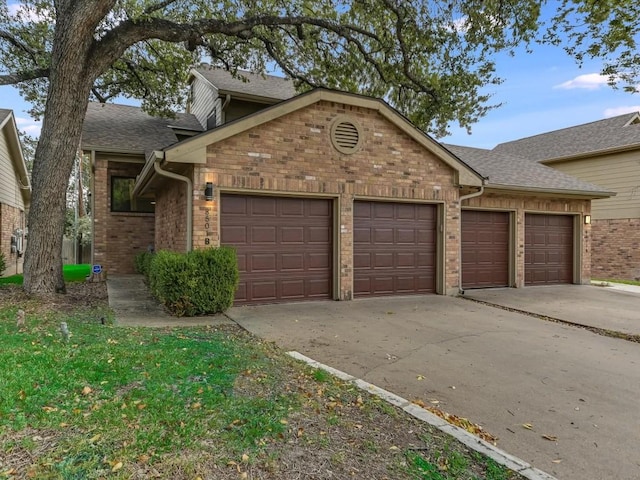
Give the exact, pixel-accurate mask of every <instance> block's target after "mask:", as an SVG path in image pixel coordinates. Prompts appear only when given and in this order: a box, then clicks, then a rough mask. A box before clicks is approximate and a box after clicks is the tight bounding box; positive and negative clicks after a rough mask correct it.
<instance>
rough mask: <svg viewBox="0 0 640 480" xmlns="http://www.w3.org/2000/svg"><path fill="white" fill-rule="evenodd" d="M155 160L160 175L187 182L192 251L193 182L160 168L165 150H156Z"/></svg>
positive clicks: (188, 239)
mask: <svg viewBox="0 0 640 480" xmlns="http://www.w3.org/2000/svg"><path fill="white" fill-rule="evenodd" d="M154 155H155V160H154V162H153V168H154V170H155V171H156V173H157V174H158V175H161V176H163V177H167V178H172V179H174V180H179V181H181V182H185V183H186V184H187V248H186V251H187V252H190V251H191V250H192V249H193V238H192V237H193V182H192V181H191V179H190V178H189V177H185V176H182V175H178V174H177V173H173V172H168V171H167V170H162V168H160V161H161V160H162V159H163V158H164V152H159V151H156V152H154Z"/></svg>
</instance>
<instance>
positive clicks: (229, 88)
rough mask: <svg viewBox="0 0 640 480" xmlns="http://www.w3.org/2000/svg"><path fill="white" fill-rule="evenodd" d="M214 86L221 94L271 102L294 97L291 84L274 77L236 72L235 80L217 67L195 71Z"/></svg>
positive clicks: (201, 67) (287, 80)
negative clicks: (259, 98) (263, 99)
mask: <svg viewBox="0 0 640 480" xmlns="http://www.w3.org/2000/svg"><path fill="white" fill-rule="evenodd" d="M195 70H196V71H197V72H198V73H199V74H200V75H202V76H203V77H204V78H206V79H207V81H209V82H210V83H211V84H212V85H213V86H215V87H216V88H217V89H218V91H219V92H220V93H221V94H226V93H231V94H234V93H235V94H240V95H246V96H251V97H263V98H265V99H271V100H287V99H289V98H291V97H294V96H295V95H296V89H295V87H294V86H293V82H292V81H291V80H289V79H286V78H282V77H276V76H275V75H260V74H256V73H251V72H247V71H244V70H238V71H237V75H238V76H239V77H240V78H236V77H234V76H233V75H231V73H230V72H228V71H226V70H224V69H222V68H217V67H211V66H206V65H201V66H200V67H197V68H196V69H195Z"/></svg>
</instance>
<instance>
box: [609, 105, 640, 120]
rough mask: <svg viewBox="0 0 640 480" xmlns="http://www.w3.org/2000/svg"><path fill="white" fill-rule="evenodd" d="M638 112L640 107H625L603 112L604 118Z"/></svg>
mask: <svg viewBox="0 0 640 480" xmlns="http://www.w3.org/2000/svg"><path fill="white" fill-rule="evenodd" d="M634 112H640V105H626V106H622V107H614V108H607V109H605V111H604V112H603V115H604V118H610V117H617V116H618V115H624V114H625V113H634Z"/></svg>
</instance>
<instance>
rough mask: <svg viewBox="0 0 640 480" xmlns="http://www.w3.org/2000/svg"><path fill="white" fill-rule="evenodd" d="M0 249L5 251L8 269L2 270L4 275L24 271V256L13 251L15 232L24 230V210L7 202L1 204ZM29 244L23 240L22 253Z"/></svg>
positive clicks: (1, 273)
mask: <svg viewBox="0 0 640 480" xmlns="http://www.w3.org/2000/svg"><path fill="white" fill-rule="evenodd" d="M0 222H1V225H0V250H1V251H2V253H4V258H5V264H6V267H7V268H6V269H5V270H4V272H0V275H2V276H10V275H15V274H17V273H22V267H23V264H24V256H22V255H21V256H18V252H11V236H12V235H13V232H14V231H15V230H17V229H20V230H22V231H23V232H24V230H25V225H26V220H25V214H24V212H23V211H22V210H20V209H19V208H16V207H12V206H11V205H7V204H5V203H2V204H0ZM26 246H27V242H26V239H24V240H23V244H22V253H23V254H24V249H25V248H26Z"/></svg>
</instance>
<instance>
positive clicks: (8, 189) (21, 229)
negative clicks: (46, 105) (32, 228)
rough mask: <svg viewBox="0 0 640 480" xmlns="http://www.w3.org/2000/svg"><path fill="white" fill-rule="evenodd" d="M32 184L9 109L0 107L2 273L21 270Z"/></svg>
mask: <svg viewBox="0 0 640 480" xmlns="http://www.w3.org/2000/svg"><path fill="white" fill-rule="evenodd" d="M30 201H31V183H30V181H29V174H28V172H27V165H26V163H25V161H24V157H23V156H22V147H21V145H20V138H19V137H18V127H17V125H16V120H15V117H14V115H13V112H12V111H11V110H5V109H0V251H2V253H3V254H4V257H5V261H6V270H5V271H4V272H0V273H3V274H4V275H5V276H7V275H15V274H16V273H22V264H23V258H22V255H23V253H24V248H25V231H26V226H27V212H28V210H29V203H30Z"/></svg>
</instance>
